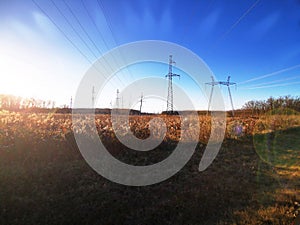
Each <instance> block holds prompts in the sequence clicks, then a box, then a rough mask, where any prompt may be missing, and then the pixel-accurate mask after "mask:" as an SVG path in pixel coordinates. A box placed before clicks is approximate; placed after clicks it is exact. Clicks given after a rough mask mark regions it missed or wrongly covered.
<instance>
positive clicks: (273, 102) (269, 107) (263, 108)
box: [242, 96, 300, 114]
mask: <svg viewBox="0 0 300 225" xmlns="http://www.w3.org/2000/svg"><path fill="white" fill-rule="evenodd" d="M242 109H243V110H251V112H252V114H262V113H267V112H272V111H273V112H274V111H276V110H277V111H278V110H281V109H288V110H295V111H297V112H300V97H291V96H281V97H278V98H274V97H269V98H268V99H267V100H252V101H249V102H246V103H245V104H244V106H243V107H242Z"/></svg>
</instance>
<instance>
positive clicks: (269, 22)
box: [250, 12, 280, 39]
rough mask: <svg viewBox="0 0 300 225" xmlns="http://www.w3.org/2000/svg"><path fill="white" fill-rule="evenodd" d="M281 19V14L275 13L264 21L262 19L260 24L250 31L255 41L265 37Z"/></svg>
mask: <svg viewBox="0 0 300 225" xmlns="http://www.w3.org/2000/svg"><path fill="white" fill-rule="evenodd" d="M279 18H280V12H273V13H271V14H269V15H267V16H266V17H264V18H263V19H261V20H260V21H259V22H258V23H256V24H255V25H254V27H253V28H252V29H251V30H250V32H251V36H252V37H254V38H255V39H260V38H262V37H263V36H265V35H266V34H267V33H268V32H269V31H270V30H271V29H272V28H273V27H274V26H275V25H276V23H277V22H278V20H279Z"/></svg>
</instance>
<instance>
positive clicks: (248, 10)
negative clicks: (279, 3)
mask: <svg viewBox="0 0 300 225" xmlns="http://www.w3.org/2000/svg"><path fill="white" fill-rule="evenodd" d="M259 2H260V0H257V1H256V2H254V3H253V4H252V5H251V6H250V7H249V8H248V9H247V11H245V12H244V13H243V14H242V15H241V16H240V17H239V18H238V19H237V21H236V22H235V23H233V24H232V25H231V27H230V28H229V29H228V30H227V31H225V32H224V33H223V34H222V35H221V37H220V38H219V39H217V41H216V42H215V44H214V46H217V45H218V43H219V42H220V41H221V40H222V39H224V38H225V37H226V36H227V35H228V34H229V33H230V32H231V31H232V30H233V29H234V28H235V27H236V26H237V25H238V24H239V23H240V22H241V21H242V20H243V19H244V18H245V17H246V16H247V15H248V14H249V13H250V12H251V11H252V10H253V9H254V7H255V6H256V5H257V4H258V3H259Z"/></svg>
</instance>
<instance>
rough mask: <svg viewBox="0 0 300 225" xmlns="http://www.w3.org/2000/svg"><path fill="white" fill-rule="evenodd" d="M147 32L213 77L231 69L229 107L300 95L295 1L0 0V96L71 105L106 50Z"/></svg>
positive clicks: (299, 12) (299, 19) (299, 24)
mask: <svg viewBox="0 0 300 225" xmlns="http://www.w3.org/2000/svg"><path fill="white" fill-rule="evenodd" d="M149 39H151V40H164V41H169V42H174V43H176V44H179V45H182V46H184V47H186V48H188V49H190V50H191V51H193V52H194V53H196V54H197V55H198V56H199V57H200V58H202V59H203V60H204V61H205V62H206V64H207V65H208V66H209V67H210V69H211V70H212V71H213V73H214V74H215V76H216V78H217V79H218V80H226V78H227V76H228V75H230V76H231V78H232V81H234V82H236V83H237V84H238V85H237V89H236V90H235V89H234V88H233V89H232V94H233V99H234V104H235V107H236V108H240V107H241V106H242V105H243V104H244V103H245V102H246V101H249V100H252V99H266V98H268V97H269V96H274V97H277V96H283V95H292V96H298V95H299V85H300V2H299V1H298V0H286V1H282V0H256V1H255V0H252V1H238V0H227V1H221V0H207V1H193V0H190V1H179V0H178V1H171V0H169V1H159V0H152V1H146V0H131V1H125V0H102V1H101V0H99V1H97V0H89V1H81V0H79V1H77V0H72V1H71V0H65V1H62V0H53V1H51V0H40V1H39V0H35V1H31V0H30V1H29V0H1V1H0V76H1V83H0V93H5V94H14V95H19V96H25V97H35V98H40V99H52V100H55V101H56V102H57V105H63V104H69V102H70V97H71V96H74V95H75V92H76V89H77V86H78V84H79V82H80V80H81V78H82V76H83V75H84V73H85V72H86V71H87V69H88V68H89V67H90V66H91V63H92V62H94V61H95V60H96V59H97V58H99V57H100V56H101V55H102V54H103V53H105V52H107V51H109V50H110V49H112V48H115V47H116V46H118V45H122V44H126V43H129V42H133V41H140V40H149ZM125 57H126V56H125ZM175 61H176V59H175ZM167 62H168V55H166V63H167ZM177 63H179V64H180V62H177ZM145 68H146V67H145ZM160 68H161V67H160ZM167 70H168V68H167V66H166V71H165V73H167ZM163 75H165V74H162V76H163ZM126 82H130V81H128V80H127V81H126ZM177 84H178V85H182V86H185V87H188V85H190V82H186V83H185V82H184V80H181V82H180V81H178V82H177ZM115 86H118V84H116V85H115ZM120 88H122V87H120ZM222 90H223V91H224V98H225V100H226V101H225V102H226V106H227V108H228V103H229V101H227V92H226V89H225V87H224V88H222ZM109 96H112V94H110V95H109ZM111 98H112V97H111ZM112 100H113V98H112V99H108V100H107V102H106V106H108V107H109V103H108V102H110V101H112ZM125 101H126V100H125ZM127 101H129V100H127ZM148 102H151V101H148ZM145 104H146V103H145ZM159 104H160V105H159V106H158V107H157V108H160V109H162V108H163V106H162V104H163V103H159ZM104 106H105V105H104ZM197 107H198V108H202V107H203V109H205V108H206V106H204V105H201V106H200V105H199V106H197Z"/></svg>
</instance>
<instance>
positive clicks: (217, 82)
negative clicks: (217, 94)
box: [206, 76, 236, 117]
mask: <svg viewBox="0 0 300 225" xmlns="http://www.w3.org/2000/svg"><path fill="white" fill-rule="evenodd" d="M211 80H212V81H211V82H208V83H206V84H208V85H211V91H210V96H209V101H208V109H207V113H208V112H209V109H210V106H211V101H212V96H213V92H214V86H215V85H225V86H227V88H228V95H229V98H230V103H231V108H232V116H233V117H234V107H233V101H232V96H231V91H230V86H231V85H236V83H234V82H230V76H228V77H227V81H215V79H214V77H213V76H211Z"/></svg>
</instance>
